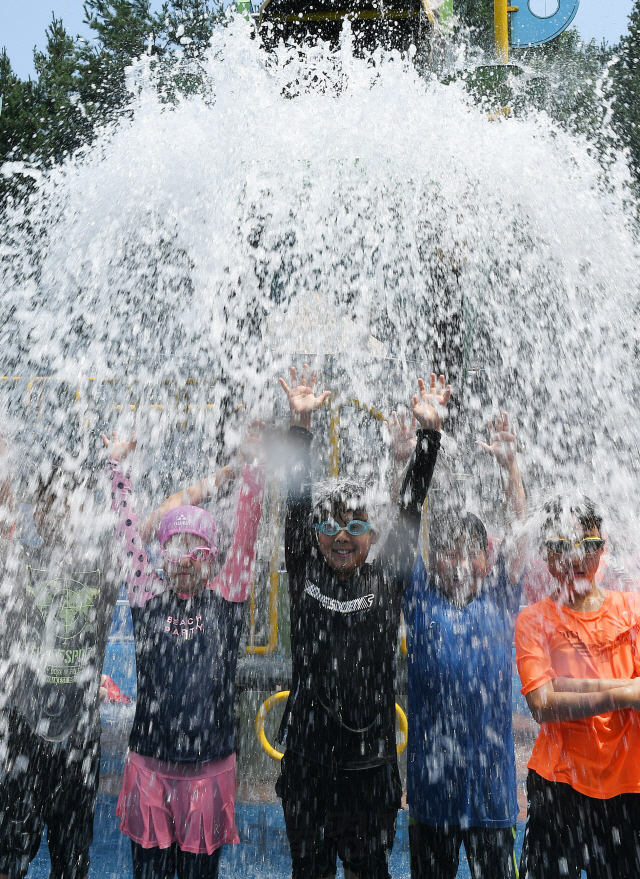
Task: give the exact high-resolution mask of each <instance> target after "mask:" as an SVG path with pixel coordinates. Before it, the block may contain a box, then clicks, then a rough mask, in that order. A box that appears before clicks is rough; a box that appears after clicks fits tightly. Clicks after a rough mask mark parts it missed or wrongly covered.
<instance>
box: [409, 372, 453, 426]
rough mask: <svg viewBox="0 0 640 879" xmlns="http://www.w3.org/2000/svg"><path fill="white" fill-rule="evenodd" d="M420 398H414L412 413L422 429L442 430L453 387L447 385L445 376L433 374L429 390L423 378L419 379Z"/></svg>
mask: <svg viewBox="0 0 640 879" xmlns="http://www.w3.org/2000/svg"><path fill="white" fill-rule="evenodd" d="M418 389H419V391H420V395H419V396H415V397H414V398H413V401H412V404H411V411H412V412H413V417H414V418H415V419H416V421H417V422H418V424H419V425H420V427H423V428H425V429H427V430H440V428H441V427H442V419H443V418H444V416H445V414H446V408H447V404H448V403H449V399H450V397H451V385H445V380H444V376H443V375H441V376H439V377H438V381H437V382H436V374H435V372H432V373H431V384H430V387H429V390H427V388H426V385H425V383H424V382H423V381H422V379H421V378H419V379H418Z"/></svg>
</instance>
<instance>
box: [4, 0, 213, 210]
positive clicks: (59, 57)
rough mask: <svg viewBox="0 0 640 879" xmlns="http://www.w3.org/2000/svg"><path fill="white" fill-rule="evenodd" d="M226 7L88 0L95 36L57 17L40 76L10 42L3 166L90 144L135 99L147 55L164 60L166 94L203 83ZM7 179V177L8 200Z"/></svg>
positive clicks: (39, 57) (40, 60)
mask: <svg viewBox="0 0 640 879" xmlns="http://www.w3.org/2000/svg"><path fill="white" fill-rule="evenodd" d="M222 9H223V7H222V2H219V0H166V2H165V3H164V4H163V6H162V8H161V10H160V11H159V12H157V13H154V12H153V10H152V8H151V0H85V3H84V14H85V23H86V24H87V25H88V26H89V27H90V28H91V30H92V32H93V34H94V36H93V38H92V39H90V40H84V39H82V38H80V37H76V38H74V37H72V36H71V35H70V34H69V33H68V32H67V31H66V30H65V28H64V25H63V23H62V21H61V20H59V19H56V18H55V16H54V17H53V19H52V21H51V23H50V24H49V27H48V28H47V31H46V46H45V49H44V51H41V52H40V51H37V50H36V51H34V67H35V70H36V78H35V79H31V78H29V79H27V80H26V81H23V80H20V78H19V77H18V76H16V74H15V73H14V71H13V70H12V68H11V63H10V60H9V57H8V55H7V53H6V51H5V50H4V49H3V50H2V53H1V54H0V96H1V97H2V101H3V105H2V112H1V113H0V166H2V165H3V164H4V162H5V161H7V160H12V161H22V162H28V163H32V164H33V163H36V164H39V165H44V166H47V165H50V164H52V163H54V162H60V161H62V160H63V159H64V157H65V156H66V155H68V154H69V153H71V152H73V151H74V150H76V149H77V148H78V147H80V146H82V145H83V144H86V143H90V142H91V141H92V139H93V138H94V137H95V135H96V131H97V129H98V127H99V126H100V125H101V124H104V123H105V122H108V121H109V120H110V119H113V118H114V117H115V115H116V114H117V113H119V112H121V111H122V108H123V107H125V106H126V105H127V103H128V101H129V99H130V93H129V91H128V89H127V82H126V69H127V67H128V66H129V65H130V64H131V62H132V60H133V59H135V58H138V57H140V56H141V55H143V54H146V55H148V56H150V57H151V59H152V64H154V65H156V68H157V72H158V78H157V79H158V84H159V88H160V89H161V90H162V91H163V93H164V97H165V98H168V99H171V98H172V97H174V96H175V93H176V92H179V91H182V92H187V93H193V92H194V91H197V90H198V89H201V88H202V84H203V76H202V71H201V70H200V68H199V67H198V64H197V62H198V59H199V58H200V56H201V55H202V54H203V52H204V51H205V49H206V48H207V46H208V44H209V41H210V39H211V36H212V34H213V31H214V29H215V28H216V27H218V26H219V25H220V22H221V20H222ZM15 183H16V180H13V181H12V186H14V188H15ZM7 185H8V184H7V183H6V180H5V182H4V183H3V182H2V179H1V178H0V199H1V198H2V195H3V194H4V195H6V193H7Z"/></svg>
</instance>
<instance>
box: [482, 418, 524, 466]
mask: <svg viewBox="0 0 640 879" xmlns="http://www.w3.org/2000/svg"><path fill="white" fill-rule="evenodd" d="M487 429H488V431H489V443H488V444H487V443H483V442H482V440H476V445H477V446H480V448H481V449H484V451H485V452H486V453H487V454H488V455H491V456H492V457H493V458H495V459H496V461H497V462H498V464H499V465H500V466H501V467H502V468H504V469H505V470H509V469H511V467H513V465H514V464H515V463H516V446H517V438H516V435H515V432H514V430H513V428H512V427H511V428H510V427H509V414H508V413H507V412H503V413H502V415H501V416H500V415H498V417H497V418H496V425H495V427H494V426H493V422H492V421H488V422H487Z"/></svg>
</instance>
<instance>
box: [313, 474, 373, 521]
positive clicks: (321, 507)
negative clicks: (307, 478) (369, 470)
mask: <svg viewBox="0 0 640 879" xmlns="http://www.w3.org/2000/svg"><path fill="white" fill-rule="evenodd" d="M367 493H368V492H367V488H366V486H365V485H363V484H362V483H360V482H355V481H354V480H351V479H341V480H339V481H338V482H332V483H330V484H328V485H326V486H324V487H320V490H319V492H318V496H317V498H316V501H315V503H314V505H313V523H314V525H319V524H320V522H324V521H326V520H327V519H335V518H336V517H337V516H339V515H340V513H342V512H344V511H346V510H350V511H352V512H355V511H356V510H359V511H360V512H362V513H365V514H366V513H367Z"/></svg>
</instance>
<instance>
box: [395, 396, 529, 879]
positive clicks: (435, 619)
mask: <svg viewBox="0 0 640 879" xmlns="http://www.w3.org/2000/svg"><path fill="white" fill-rule="evenodd" d="M489 433H490V444H486V443H480V445H481V446H482V448H484V450H485V451H486V452H488V453H489V454H490V455H492V456H493V457H494V458H495V459H496V460H497V462H498V464H499V465H500V468H501V470H502V473H503V474H504V483H505V485H506V489H505V506H506V512H507V517H508V521H509V524H513V523H514V522H521V523H522V522H523V520H524V518H525V515H526V504H525V497H524V490H523V487H522V480H521V479H520V473H519V470H518V464H517V459H516V437H515V434H514V432H513V431H512V430H511V429H510V427H509V420H508V416H507V413H506V412H505V413H504V415H503V416H501V417H499V418H498V419H497V420H496V425H495V429H494V426H493V424H491V423H490V424H489ZM525 555H526V539H525V538H524V536H520V538H519V539H517V540H514V539H513V538H511V539H507V540H505V541H504V543H503V545H502V548H501V553H500V555H499V556H498V558H497V561H496V562H495V564H493V566H491V567H490V564H489V560H488V539H487V532H486V529H485V526H484V525H483V523H482V522H481V520H480V519H479V518H478V517H477V516H474V515H473V514H472V513H468V512H464V513H463V512H460V511H456V510H451V511H448V510H447V509H446V508H445V509H444V510H443V511H441V512H440V511H437V510H436V511H435V513H434V518H433V522H432V526H431V528H430V532H429V569H428V571H427V569H426V567H425V563H424V561H423V559H422V557H419V558H418V560H417V562H416V566H415V569H414V573H413V578H412V581H411V586H410V587H409V589H408V590H407V593H406V596H405V607H404V616H405V622H406V625H407V660H408V672H409V678H408V698H409V745H408V759H407V799H408V801H409V808H410V825H409V841H410V849H411V877H412V879H455V876H456V874H457V872H458V864H459V852H460V846H461V845H462V843H463V842H464V847H465V850H466V853H467V860H468V861H469V866H470V868H471V874H472V876H477V877H480V879H516V869H515V858H514V850H513V843H514V835H515V833H514V828H515V823H516V819H517V815H518V804H517V799H516V767H515V756H514V749H513V729H512V702H511V677H512V673H511V666H512V658H511V647H512V643H513V630H514V626H515V620H516V616H517V613H518V608H519V603H520V587H521V578H522V574H523V570H524V560H525Z"/></svg>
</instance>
